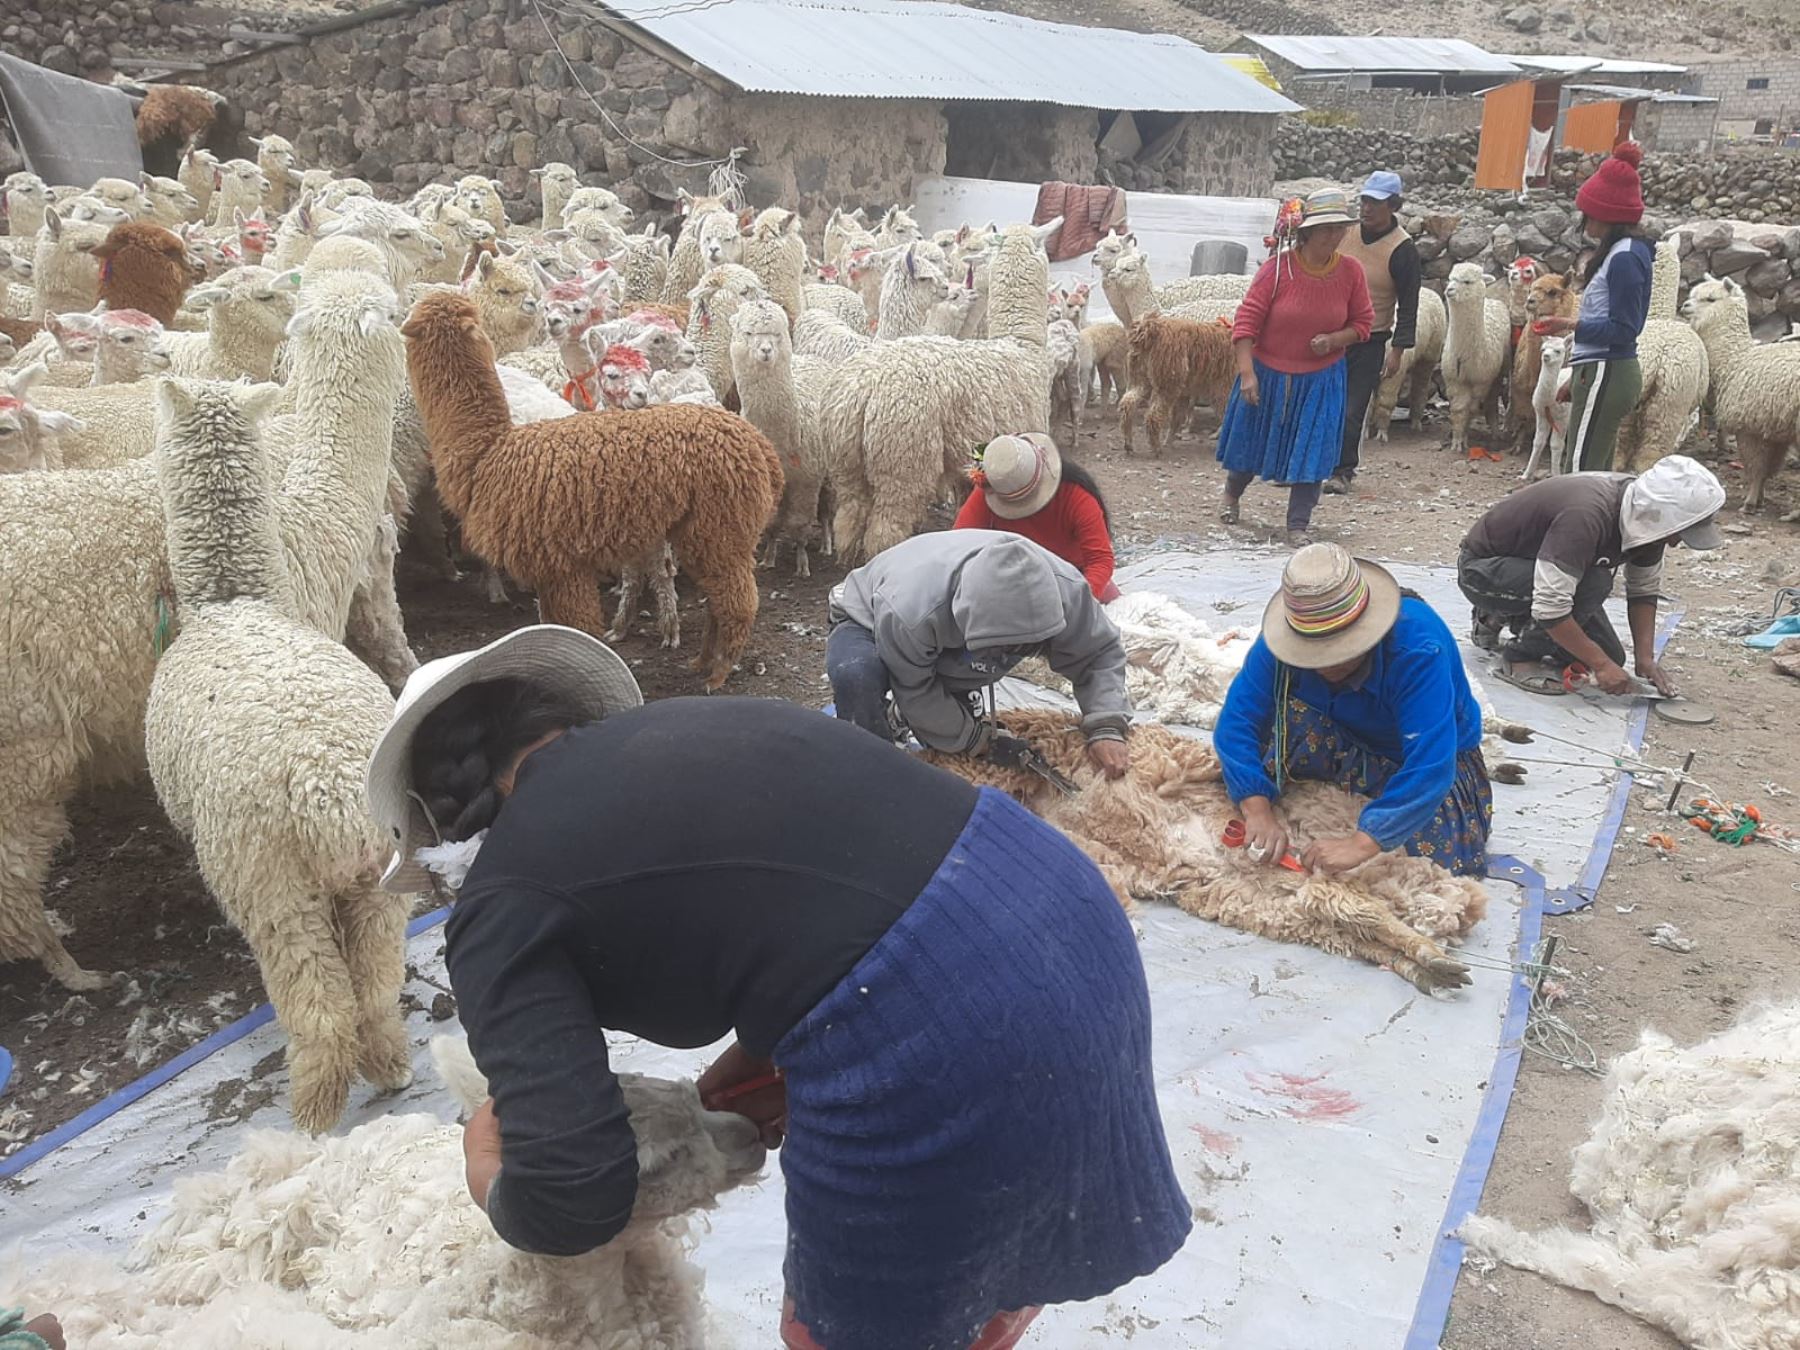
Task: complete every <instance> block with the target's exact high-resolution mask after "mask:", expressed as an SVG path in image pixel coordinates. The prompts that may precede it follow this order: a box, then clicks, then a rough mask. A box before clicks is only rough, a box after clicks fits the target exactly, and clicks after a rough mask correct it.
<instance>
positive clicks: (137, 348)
mask: <svg viewBox="0 0 1800 1350" xmlns="http://www.w3.org/2000/svg"><path fill="white" fill-rule="evenodd" d="M96 317H97V323H98V329H99V339H100V345H99V347H98V348H97V349H96V350H95V352H94V368H95V370H96V371H103V372H105V374H106V377H107V379H108V380H110V381H113V382H117V383H126V382H129V381H132V380H140V379H143V378H145V377H146V376H150V375H155V374H159V373H160V372H162V371H165V370H167V369H168V368H169V343H168V340H167V338H165V337H164V335H163V326H162V325H161V324H160V323H158V322H157V321H156V320H155V319H153V318H151V317H150V316H149V315H148V314H145V313H143V312H142V311H140V310H135V309H110V310H107V311H105V312H104V313H102V314H100V315H98V316H96Z"/></svg>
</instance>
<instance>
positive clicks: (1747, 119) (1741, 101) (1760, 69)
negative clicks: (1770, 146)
mask: <svg viewBox="0 0 1800 1350" xmlns="http://www.w3.org/2000/svg"><path fill="white" fill-rule="evenodd" d="M1694 74H1695V76H1696V77H1697V78H1696V80H1695V83H1694V85H1693V88H1692V92H1693V93H1696V94H1706V95H1708V96H1709V97H1712V98H1716V99H1718V100H1719V127H1720V130H1721V131H1722V132H1725V133H1728V134H1731V135H1735V136H1743V137H1749V136H1759V137H1765V136H1766V137H1776V138H1779V137H1780V136H1781V135H1782V134H1783V133H1786V132H1792V131H1800V58H1797V57H1795V56H1793V55H1791V54H1785V53H1784V54H1781V55H1776V54H1775V53H1774V52H1770V53H1769V54H1768V55H1765V56H1752V57H1745V58H1743V59H1742V60H1737V61H1713V62H1709V63H1707V64H1706V65H1703V66H1696V67H1695V68H1694Z"/></svg>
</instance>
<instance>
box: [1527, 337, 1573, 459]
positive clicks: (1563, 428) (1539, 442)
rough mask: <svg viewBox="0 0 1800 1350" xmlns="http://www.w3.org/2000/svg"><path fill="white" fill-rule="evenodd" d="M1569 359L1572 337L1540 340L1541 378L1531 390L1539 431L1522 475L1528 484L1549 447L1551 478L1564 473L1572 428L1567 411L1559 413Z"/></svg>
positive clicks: (1532, 405) (1539, 364)
mask: <svg viewBox="0 0 1800 1350" xmlns="http://www.w3.org/2000/svg"><path fill="white" fill-rule="evenodd" d="M1568 356H1569V339H1568V338H1566V337H1545V338H1540V339H1538V378H1537V385H1536V387H1535V388H1533V389H1532V391H1531V409H1532V413H1533V415H1534V416H1535V417H1536V418H1537V430H1536V432H1535V433H1534V434H1533V436H1532V440H1531V458H1530V459H1529V460H1527V461H1526V462H1525V472H1524V473H1522V474H1520V475H1519V477H1520V478H1521V479H1523V480H1525V481H1526V482H1529V481H1530V480H1531V476H1532V474H1534V473H1536V472H1537V466H1538V461H1539V460H1540V459H1542V458H1543V456H1544V447H1545V446H1546V445H1547V446H1549V447H1550V473H1551V476H1552V477H1554V476H1555V475H1557V474H1559V473H1561V472H1562V471H1563V447H1564V444H1565V443H1566V441H1567V437H1568V430H1569V426H1568V421H1567V415H1566V409H1564V410H1560V411H1559V409H1558V407H1557V402H1556V396H1557V394H1559V393H1560V392H1561V391H1562V387H1563V384H1564V380H1563V363H1564V362H1565V361H1566V360H1567V359H1568Z"/></svg>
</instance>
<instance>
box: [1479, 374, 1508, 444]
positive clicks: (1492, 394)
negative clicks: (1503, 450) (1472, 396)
mask: <svg viewBox="0 0 1800 1350" xmlns="http://www.w3.org/2000/svg"><path fill="white" fill-rule="evenodd" d="M1504 383H1505V381H1504V380H1496V381H1494V385H1493V387H1492V388H1491V389H1489V390H1488V391H1487V396H1486V397H1485V398H1483V399H1482V401H1481V420H1482V421H1483V422H1484V423H1486V424H1487V429H1488V435H1490V436H1492V437H1495V438H1496V439H1498V438H1500V436H1501V435H1502V432H1501V428H1500V387H1501V385H1503V384H1504Z"/></svg>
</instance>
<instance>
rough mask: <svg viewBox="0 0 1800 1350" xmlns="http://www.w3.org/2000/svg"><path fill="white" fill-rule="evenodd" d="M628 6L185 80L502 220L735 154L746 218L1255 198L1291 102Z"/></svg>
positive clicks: (865, 32) (1187, 79)
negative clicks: (954, 206) (1033, 196)
mask: <svg viewBox="0 0 1800 1350" xmlns="http://www.w3.org/2000/svg"><path fill="white" fill-rule="evenodd" d="M646 4H647V0H638V14H639V15H640V16H641V17H639V18H636V19H634V18H633V17H632V8H631V6H629V5H624V4H615V5H611V6H605V7H603V6H601V5H598V4H592V3H585V2H582V3H562V4H557V5H555V6H554V7H552V6H550V5H540V4H538V3H536V0H397V3H395V4H390V5H386V6H382V7H381V8H380V9H379V10H377V11H374V13H376V14H385V17H373V18H369V17H365V16H358V15H347V16H344V17H342V18H339V19H335V20H328V21H326V22H325V23H324V24H321V25H319V26H318V27H317V28H316V29H313V30H310V31H309V30H305V29H302V30H300V33H299V34H298V35H297V38H296V39H295V40H293V41H292V42H291V43H290V44H288V45H283V46H278V47H275V48H274V49H272V50H268V51H263V52H259V53H256V54H253V55H249V56H244V57H240V58H235V59H231V60H227V61H224V62H222V63H220V64H217V65H215V66H214V67H212V69H211V70H210V71H209V73H208V75H207V77H206V82H207V83H208V84H209V85H210V86H211V87H213V88H215V89H217V90H219V91H220V92H221V93H223V94H225V95H226V96H227V97H228V98H230V99H232V100H233V101H234V102H235V103H236V104H237V105H238V106H240V107H241V108H242V109H243V111H244V114H245V119H246V123H247V127H248V130H249V131H250V132H251V133H252V134H262V133H263V132H265V131H278V132H280V133H281V134H282V135H285V136H287V137H289V138H290V139H291V140H293V141H294V143H295V146H296V148H297V150H298V152H299V155H300V158H301V159H302V161H304V162H308V163H318V164H322V165H327V166H331V167H334V168H336V169H338V170H340V171H342V172H347V173H354V174H357V175H360V176H362V177H364V178H367V179H369V180H370V181H371V182H374V183H380V184H391V185H392V186H393V187H394V188H395V189H396V190H398V191H400V192H410V191H412V190H413V189H415V188H417V187H419V186H420V185H421V184H424V183H427V182H431V181H434V180H442V179H447V178H453V177H454V176H456V175H458V174H460V173H465V172H482V173H488V174H492V175H494V176H496V177H497V178H499V180H500V181H501V184H502V188H503V191H504V192H505V194H506V195H507V197H508V198H509V209H512V210H513V211H514V212H515V213H516V214H517V215H519V216H520V217H522V218H530V217H532V216H533V215H535V204H534V202H533V201H532V200H531V195H532V194H530V193H529V192H528V186H529V182H530V178H529V171H530V170H531V169H533V168H535V167H537V166H539V165H542V164H546V163H549V162H551V161H558V160H560V161H564V162H567V163H569V164H572V165H574V166H575V168H576V169H577V171H579V172H580V173H581V174H582V175H583V176H584V177H585V178H588V179H590V180H592V181H596V182H606V183H609V184H611V185H613V186H614V187H615V189H616V190H618V191H619V192H620V194H621V196H624V197H625V198H626V199H627V201H629V202H631V203H632V204H633V205H634V206H635V207H637V208H639V209H646V208H649V209H659V208H666V207H667V206H668V205H669V204H670V203H671V202H673V200H674V199H675V197H676V195H677V193H678V191H679V190H680V189H687V190H688V191H691V192H699V191H702V190H704V188H705V186H706V183H707V178H708V174H709V172H710V171H711V170H712V169H713V168H715V167H716V166H717V164H718V162H719V161H720V160H722V159H723V158H724V157H726V156H727V155H728V154H729V153H730V152H731V151H732V150H733V149H741V150H742V151H743V154H742V156H741V158H740V160H739V168H740V169H741V171H742V172H743V173H744V174H745V176H746V180H747V181H746V192H747V196H748V198H749V200H751V201H752V202H755V203H758V204H761V203H775V202H778V203H783V204H788V205H795V206H797V207H798V208H799V209H801V210H802V211H803V212H804V213H805V214H806V216H807V217H808V219H809V220H813V221H816V220H817V219H818V218H819V217H821V216H822V215H823V214H825V213H828V212H829V211H830V209H831V208H832V207H833V206H835V205H838V204H839V203H844V204H867V205H875V204H886V203H892V202H896V201H899V202H904V201H907V200H909V199H910V198H911V196H912V193H913V189H914V186H915V184H917V183H918V182H919V181H920V180H921V179H923V178H928V177H931V176H934V175H938V174H943V173H946V172H948V173H951V174H963V175H969V176H979V177H996V178H1003V179H1010V180H1016V181H1021V182H1041V181H1046V180H1050V179H1064V180H1068V181H1074V182H1094V181H1096V179H1097V178H1098V177H1099V175H1100V166H1101V161H1102V156H1103V154H1104V156H1105V157H1106V162H1107V164H1108V167H1109V172H1110V173H1111V174H1112V176H1113V177H1114V179H1115V181H1118V182H1120V183H1121V184H1122V185H1123V186H1127V187H1136V188H1144V187H1150V186H1157V187H1163V188H1166V189H1169V190H1177V191H1185V192H1196V193H1212V194H1220V195H1237V196H1245V195H1260V194H1263V193H1266V192H1267V191H1268V188H1269V186H1270V183H1271V182H1272V180H1273V176H1274V175H1273V161H1272V154H1273V144H1274V136H1275V129H1276V123H1277V121H1278V119H1279V117H1280V115H1281V114H1282V113H1284V112H1286V111H1289V110H1291V109H1293V107H1294V106H1295V105H1293V104H1292V103H1290V102H1288V101H1287V100H1286V99H1284V98H1283V97H1281V95H1279V94H1277V93H1275V92H1274V91H1272V90H1269V89H1266V88H1264V87H1263V86H1262V85H1260V84H1258V83H1257V82H1256V81H1255V80H1254V79H1252V78H1250V77H1249V76H1247V75H1244V74H1243V73H1241V72H1239V71H1236V70H1233V69H1231V68H1229V67H1228V66H1226V65H1225V64H1224V63H1223V62H1221V61H1218V60H1217V59H1216V58H1214V57H1213V56H1211V55H1209V54H1208V53H1206V52H1204V51H1202V50H1201V49H1200V48H1199V47H1196V46H1194V45H1193V44H1192V43H1190V42H1187V41H1185V40H1183V39H1181V38H1176V37H1170V36H1162V35H1146V34H1139V33H1126V32H1120V31H1117V30H1113V29H1090V28H1076V27H1071V26H1068V25H1064V24H1050V23H1042V22H1038V21H1035V20H1032V19H1026V18H1022V17H1019V16H1016V15H1012V14H1004V13H994V12H988V11H982V10H975V9H967V8H963V7H960V6H957V5H950V4H938V3H900V0H853V3H847V2H846V0H834V3H832V4H830V5H826V4H823V3H820V0H733V2H732V3H730V4H724V5H717V6H705V5H699V6H693V5H689V6H669V5H666V4H664V5H656V6H654V7H650V8H646V7H645V6H646ZM1127 114H1129V124H1128V125H1121V123H1122V119H1125V118H1126V115H1127ZM1103 138H1104V139H1105V142H1106V149H1105V150H1104V151H1102V149H1101V144H1100V143H1101V141H1102V139H1103Z"/></svg>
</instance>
